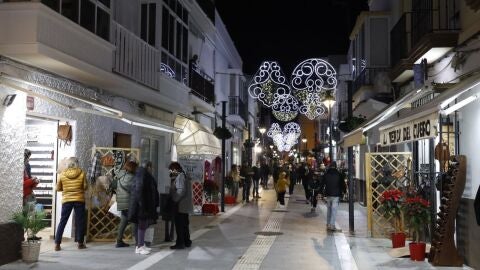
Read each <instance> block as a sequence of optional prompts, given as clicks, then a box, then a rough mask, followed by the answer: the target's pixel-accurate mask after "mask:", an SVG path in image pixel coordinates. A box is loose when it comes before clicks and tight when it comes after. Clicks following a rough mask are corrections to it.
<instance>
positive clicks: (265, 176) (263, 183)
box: [262, 174, 268, 189]
mask: <svg viewBox="0 0 480 270" xmlns="http://www.w3.org/2000/svg"><path fill="white" fill-rule="evenodd" d="M267 185H268V174H264V175H263V176H262V186H263V188H264V189H267V188H268V187H267Z"/></svg>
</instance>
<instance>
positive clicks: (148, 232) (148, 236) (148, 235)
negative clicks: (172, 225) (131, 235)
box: [145, 226, 154, 243]
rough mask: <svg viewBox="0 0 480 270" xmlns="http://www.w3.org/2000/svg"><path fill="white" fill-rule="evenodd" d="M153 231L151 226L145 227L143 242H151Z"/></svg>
mask: <svg viewBox="0 0 480 270" xmlns="http://www.w3.org/2000/svg"><path fill="white" fill-rule="evenodd" d="M153 232H154V230H153V226H150V227H148V228H147V230H146V231H145V242H150V243H152V242H153Z"/></svg>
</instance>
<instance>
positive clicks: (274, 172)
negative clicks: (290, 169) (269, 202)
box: [272, 161, 280, 186]
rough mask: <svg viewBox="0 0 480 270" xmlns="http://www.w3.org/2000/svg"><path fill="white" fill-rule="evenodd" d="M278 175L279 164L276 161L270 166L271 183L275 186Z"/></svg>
mask: <svg viewBox="0 0 480 270" xmlns="http://www.w3.org/2000/svg"><path fill="white" fill-rule="evenodd" d="M279 176H280V164H278V163H277V162H276V161H275V162H274V163H273V168H272V177H273V185H274V186H275V185H276V184H277V181H278V177H279Z"/></svg>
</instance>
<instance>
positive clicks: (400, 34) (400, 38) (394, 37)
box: [390, 13, 412, 67]
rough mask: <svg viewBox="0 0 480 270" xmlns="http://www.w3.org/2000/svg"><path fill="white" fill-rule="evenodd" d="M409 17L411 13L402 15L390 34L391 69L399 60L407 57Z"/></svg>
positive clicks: (408, 48) (409, 42) (409, 36)
mask: <svg viewBox="0 0 480 270" xmlns="http://www.w3.org/2000/svg"><path fill="white" fill-rule="evenodd" d="M411 17H412V13H404V14H403V16H402V17H401V18H400V20H398V22H397V24H396V25H395V26H394V27H393V28H392V31H391V32H390V44H391V49H390V59H391V62H392V67H393V66H395V65H396V64H397V63H398V62H399V61H400V60H401V59H405V58H407V57H408V53H409V51H410V48H411V45H410V44H411V32H410V29H411V27H410V23H411Z"/></svg>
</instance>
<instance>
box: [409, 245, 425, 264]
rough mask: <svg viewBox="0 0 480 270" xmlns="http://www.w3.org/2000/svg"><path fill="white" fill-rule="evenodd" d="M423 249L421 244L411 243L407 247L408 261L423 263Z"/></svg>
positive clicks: (423, 246)
mask: <svg viewBox="0 0 480 270" xmlns="http://www.w3.org/2000/svg"><path fill="white" fill-rule="evenodd" d="M425 247H426V244H425V243H423V242H420V243H417V242H412V243H410V244H409V245H408V248H409V249H410V260H412V261H424V260H425Z"/></svg>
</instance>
